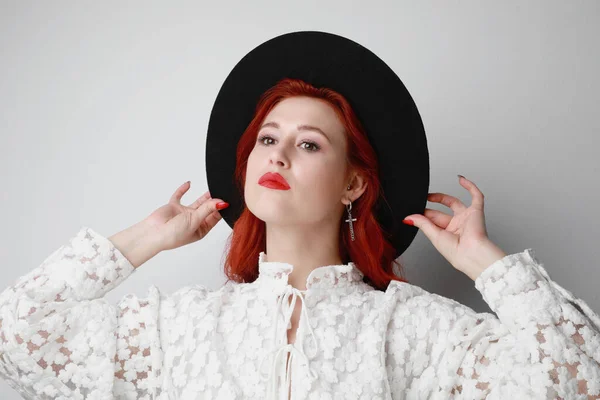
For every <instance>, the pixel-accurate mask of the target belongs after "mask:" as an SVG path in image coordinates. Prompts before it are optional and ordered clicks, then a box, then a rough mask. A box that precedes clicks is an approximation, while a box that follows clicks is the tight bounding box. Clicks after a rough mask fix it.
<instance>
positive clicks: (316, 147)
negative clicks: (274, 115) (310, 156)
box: [257, 135, 321, 153]
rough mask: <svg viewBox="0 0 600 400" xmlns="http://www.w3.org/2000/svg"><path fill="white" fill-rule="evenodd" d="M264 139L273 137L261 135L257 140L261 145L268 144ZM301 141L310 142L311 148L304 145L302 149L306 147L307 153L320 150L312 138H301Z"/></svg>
mask: <svg viewBox="0 0 600 400" xmlns="http://www.w3.org/2000/svg"><path fill="white" fill-rule="evenodd" d="M265 139H273V137H271V136H270V135H261V136H260V137H259V138H258V139H257V141H258V142H259V143H260V144H261V145H262V146H269V145H268V144H265V143H264V140H265ZM302 143H308V144H310V145H311V146H313V147H312V149H313V150H309V149H307V148H306V147H305V148H304V149H306V151H308V152H309V153H315V152H317V151H319V150H321V146H319V145H318V144H317V143H315V142H313V141H312V140H303V141H302Z"/></svg>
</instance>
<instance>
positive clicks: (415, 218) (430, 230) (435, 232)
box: [405, 214, 454, 250]
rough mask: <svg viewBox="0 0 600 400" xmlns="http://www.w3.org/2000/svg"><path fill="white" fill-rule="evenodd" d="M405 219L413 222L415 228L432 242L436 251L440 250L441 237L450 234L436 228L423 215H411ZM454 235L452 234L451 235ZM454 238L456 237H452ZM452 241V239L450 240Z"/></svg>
mask: <svg viewBox="0 0 600 400" xmlns="http://www.w3.org/2000/svg"><path fill="white" fill-rule="evenodd" d="M405 219H408V220H410V221H412V222H413V224H414V226H416V227H417V228H419V229H420V230H421V231H423V233H424V234H425V236H427V238H428V239H429V240H430V241H431V243H432V244H433V245H434V246H435V248H436V249H438V250H440V245H439V243H440V241H439V238H440V236H441V235H444V234H445V233H446V234H450V233H449V232H446V231H445V230H444V229H442V228H440V227H438V226H436V225H435V224H434V223H433V222H432V221H430V220H429V218H427V217H426V216H424V215H422V214H411V215H408V216H407V217H406V218H405ZM450 235H452V234H450ZM452 236H454V235H452ZM449 239H450V240H452V238H449Z"/></svg>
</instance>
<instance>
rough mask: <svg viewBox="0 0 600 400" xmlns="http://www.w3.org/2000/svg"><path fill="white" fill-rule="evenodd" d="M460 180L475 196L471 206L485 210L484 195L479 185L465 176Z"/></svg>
mask: <svg viewBox="0 0 600 400" xmlns="http://www.w3.org/2000/svg"><path fill="white" fill-rule="evenodd" d="M458 182H459V183H460V184H461V185H462V186H463V187H465V188H466V189H467V190H468V191H469V193H471V196H472V197H473V200H472V201H471V206H472V207H474V208H477V209H478V210H483V202H484V196H483V193H482V192H481V190H479V188H478V187H477V185H475V184H474V183H473V182H471V181H470V180H468V179H467V178H465V177H464V176H463V177H459V178H458Z"/></svg>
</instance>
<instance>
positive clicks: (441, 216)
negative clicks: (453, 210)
mask: <svg viewBox="0 0 600 400" xmlns="http://www.w3.org/2000/svg"><path fill="white" fill-rule="evenodd" d="M423 215H425V216H426V217H427V218H429V219H430V220H431V221H433V223H434V224H436V225H437V226H439V227H440V228H442V229H446V228H447V227H448V224H450V221H452V215H448V214H446V213H443V212H441V211H438V210H432V209H431V208H426V209H425V212H424V213H423Z"/></svg>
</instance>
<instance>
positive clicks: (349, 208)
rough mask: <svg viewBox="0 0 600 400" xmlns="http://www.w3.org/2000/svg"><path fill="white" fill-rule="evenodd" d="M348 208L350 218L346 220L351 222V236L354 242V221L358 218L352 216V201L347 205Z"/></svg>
mask: <svg viewBox="0 0 600 400" xmlns="http://www.w3.org/2000/svg"><path fill="white" fill-rule="evenodd" d="M346 210H348V219H347V220H346V222H349V223H350V237H351V238H352V241H353V242H354V228H353V227H352V221H356V218H352V213H351V212H350V211H351V210H352V202H350V204H347V205H346Z"/></svg>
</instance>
